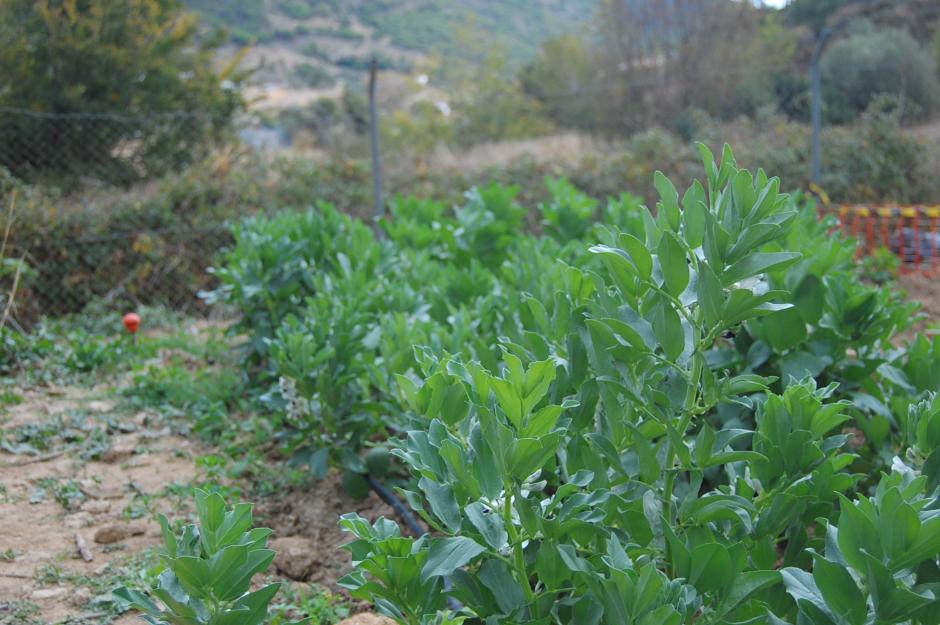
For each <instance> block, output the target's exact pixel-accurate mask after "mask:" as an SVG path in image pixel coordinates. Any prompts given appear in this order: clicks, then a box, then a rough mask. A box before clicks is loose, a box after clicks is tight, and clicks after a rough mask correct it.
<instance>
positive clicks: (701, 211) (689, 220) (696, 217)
mask: <svg viewBox="0 0 940 625" xmlns="http://www.w3.org/2000/svg"><path fill="white" fill-rule="evenodd" d="M706 201H707V198H706V196H705V189H704V187H702V183H701V182H699V181H698V180H696V181H695V182H693V183H692V186H691V187H689V189H688V191H686V193H685V196H683V198H682V218H683V221H684V222H685V230H684V234H685V240H686V241H687V242H688V243H689V247H691V248H692V249H695V248H697V247H700V246H701V245H702V242H703V241H704V240H705V211H707V210H708V208H707V207H706V205H705V202H706Z"/></svg>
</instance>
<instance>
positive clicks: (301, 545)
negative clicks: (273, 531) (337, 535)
mask: <svg viewBox="0 0 940 625" xmlns="http://www.w3.org/2000/svg"><path fill="white" fill-rule="evenodd" d="M269 546H270V548H271V549H273V550H274V551H276V552H277V555H276V556H275V557H274V568H276V569H277V571H278V572H279V573H280V574H281V575H284V576H286V577H289V578H290V579H293V580H296V581H298V582H303V581H306V580H307V578H309V577H310V574H311V573H312V572H313V569H314V567H315V566H316V565H317V564H319V560H318V559H317V546H316V544H315V543H314V542H313V541H312V540H310V539H309V538H304V537H303V536H286V537H284V538H275V539H274V540H272V541H271V542H270V545H269Z"/></svg>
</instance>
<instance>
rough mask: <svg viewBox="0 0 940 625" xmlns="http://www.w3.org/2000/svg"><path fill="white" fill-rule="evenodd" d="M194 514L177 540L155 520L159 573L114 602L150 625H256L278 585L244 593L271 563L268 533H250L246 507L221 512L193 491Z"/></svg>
mask: <svg viewBox="0 0 940 625" xmlns="http://www.w3.org/2000/svg"><path fill="white" fill-rule="evenodd" d="M196 509H197V513H198V516H199V524H198V525H187V526H185V527H184V528H183V531H182V533H181V534H179V535H177V534H176V533H174V531H173V529H172V528H171V526H170V523H169V521H168V520H167V519H166V517H165V516H163V515H160V516H159V517H158V521H159V522H160V527H161V528H162V529H163V539H164V544H165V547H164V550H163V551H162V553H161V554H160V559H161V561H162V563H163V565H164V566H165V567H166V568H165V570H164V571H163V572H162V573H161V574H160V575H159V577H158V578H157V581H156V583H155V584H154V586H153V588H152V589H151V592H150V593H143V592H140V591H137V590H132V589H130V588H126V587H121V588H118V589H117V590H115V591H114V596H115V598H116V599H117V600H118V601H119V602H122V603H123V604H124V605H127V606H128V607H130V608H133V609H136V610H139V611H140V612H143V614H142V615H141V618H143V620H145V621H147V622H148V623H150V624H151V625H171V624H176V623H186V624H187V625H208V624H209V623H212V624H215V623H220V624H221V623H232V624H235V623H238V625H260V623H262V622H264V621H265V619H266V618H267V616H268V606H269V605H270V603H271V600H272V599H273V598H274V596H275V595H276V594H277V592H278V590H279V589H280V586H281V584H280V583H273V584H268V585H267V586H264V587H262V588H260V589H258V590H255V591H251V592H250V588H251V579H252V577H254V576H255V575H257V574H259V573H263V572H264V571H265V570H267V568H268V566H270V564H271V562H272V561H273V560H274V551H272V550H271V549H268V548H267V547H266V543H267V539H268V537H269V536H270V535H271V530H270V529H266V528H252V512H251V504H247V503H239V504H235V507H234V508H232V509H227V507H226V505H225V500H224V499H222V496H221V495H219V494H218V493H213V494H211V495H210V494H209V493H207V492H205V491H201V490H197V491H196ZM156 600H159V602H160V604H162V607H161V605H160V604H158V603H157V601H156ZM301 623H305V621H300V622H298V623H295V624H293V625H301Z"/></svg>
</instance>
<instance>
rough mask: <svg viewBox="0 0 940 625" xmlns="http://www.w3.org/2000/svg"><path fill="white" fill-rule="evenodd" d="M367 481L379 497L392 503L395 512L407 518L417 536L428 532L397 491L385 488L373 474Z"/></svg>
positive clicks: (412, 531)
mask: <svg viewBox="0 0 940 625" xmlns="http://www.w3.org/2000/svg"><path fill="white" fill-rule="evenodd" d="M366 481H367V482H369V486H370V487H371V488H372V490H374V491H375V494H376V495H378V496H379V499H381V500H382V501H384V502H385V503H387V504H388V505H390V506H391V507H392V508H394V509H395V512H397V513H398V514H399V516H401V518H402V519H404V520H405V525H407V526H408V529H409V530H411V533H412V534H414V535H415V536H424V535H425V534H427V533H428V532H427V530H426V529H424V528H423V527H421V524H420V523H418V519H417V517H415V515H414V512H412V511H411V510H410V509H409V508H408V506H406V505H405V504H404V503H402V501H401V500H400V499H399V498H398V497H396V496H395V493H393V492H392V491H390V490H389V489H387V488H385V486H384V485H383V484H382V483H381V482H380V481H378V480H377V479H376V478H375V476H373V475H366Z"/></svg>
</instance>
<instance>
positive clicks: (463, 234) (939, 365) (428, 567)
mask: <svg viewBox="0 0 940 625" xmlns="http://www.w3.org/2000/svg"><path fill="white" fill-rule="evenodd" d="M700 149H701V152H702V157H703V162H704V166H705V173H706V175H705V180H704V181H703V182H695V183H694V184H693V185H692V186H691V187H690V188H689V189H688V190H687V191H685V192H684V193H682V194H681V195H680V193H679V192H677V190H676V188H675V187H674V186H673V184H672V183H671V182H670V181H669V180H667V179H666V178H665V177H664V176H662V175H659V174H657V176H656V179H655V183H656V188H657V190H658V192H659V195H660V201H659V203H658V204H657V206H656V208H655V210H654V211H648V210H646V209H645V208H642V207H640V206H639V205H638V202H637V201H636V200H635V199H634V198H632V197H631V196H629V195H624V196H622V197H620V198H616V199H612V200H610V201H609V202H608V203H607V204H606V205H601V204H600V203H598V202H597V201H596V200H594V199H592V198H590V197H587V196H585V195H584V194H582V193H580V192H579V191H578V190H577V189H575V188H574V187H572V186H571V185H570V184H568V183H566V182H565V181H562V180H556V181H550V182H549V185H550V192H551V197H552V199H551V200H550V201H548V202H546V203H544V204H542V205H540V206H538V209H537V210H536V211H532V212H531V213H530V211H529V210H527V209H526V208H524V207H522V206H520V205H519V204H518V203H517V202H516V201H515V200H514V197H515V195H516V193H517V191H518V190H517V189H514V188H511V187H502V186H489V187H484V188H476V189H473V190H471V191H470V192H468V193H467V195H466V199H465V201H464V202H463V204H462V205H461V206H458V207H456V208H453V209H450V208H449V207H447V206H445V205H444V204H441V203H438V202H435V201H430V200H417V199H412V198H399V199H397V200H396V201H395V202H394V203H393V206H392V209H391V215H390V217H389V218H388V219H387V220H385V221H384V222H383V223H382V224H381V228H382V235H381V236H376V234H375V233H374V232H373V230H372V229H371V228H370V227H369V226H368V225H366V224H364V223H362V222H360V221H357V220H355V219H352V218H349V217H347V216H344V215H342V214H339V213H338V212H337V211H335V210H334V209H332V208H331V207H330V206H328V205H321V206H319V207H318V208H316V209H315V210H310V211H308V212H306V213H300V214H298V213H291V214H282V215H279V216H277V217H274V218H264V219H255V220H250V221H247V222H246V223H244V224H243V225H241V226H240V227H238V228H237V230H236V233H235V235H236V244H235V245H234V247H233V248H232V249H231V250H230V251H229V253H228V254H227V256H226V258H225V262H224V263H223V265H222V266H221V267H220V268H219V269H217V276H218V278H219V279H220V281H221V285H222V286H221V287H220V288H219V290H218V291H216V292H215V293H214V294H213V297H214V298H215V299H216V300H224V301H226V302H229V303H231V304H234V305H236V306H237V307H238V308H239V309H240V310H241V312H242V315H243V317H242V321H241V323H240V325H239V327H238V328H237V332H238V333H240V334H244V335H245V336H247V337H248V341H247V344H246V346H245V349H246V355H245V362H246V371H247V372H248V373H249V375H250V379H251V380H252V383H253V384H254V385H255V386H256V387H257V388H258V389H260V391H259V392H263V401H264V402H265V406H266V407H267V410H268V411H269V413H270V415H271V419H272V421H273V422H274V423H275V426H276V427H274V428H273V429H274V431H276V432H277V436H278V437H279V439H280V440H279V443H280V444H281V446H282V448H283V450H285V452H286V453H287V454H288V455H289V456H290V457H291V459H292V460H291V461H292V462H294V463H298V464H301V465H309V467H310V469H311V470H312V471H314V472H315V473H317V474H319V475H324V474H326V473H327V471H329V470H330V469H331V468H335V469H339V470H341V471H343V472H344V474H345V479H344V483H345V485H346V486H347V488H348V489H349V490H350V491H351V492H352V493H358V494H365V492H367V489H368V484H369V483H370V482H372V483H375V482H376V478H379V479H397V480H399V482H398V483H400V484H402V487H401V488H400V489H399V492H400V493H401V495H402V496H403V498H404V499H405V500H406V501H407V504H408V505H409V506H410V508H411V509H413V510H414V511H416V512H417V514H418V515H419V516H420V517H421V518H422V519H423V521H424V523H425V524H426V525H427V526H428V527H429V528H430V533H429V534H427V535H425V536H423V537H414V536H412V535H410V533H409V532H403V531H402V530H401V529H400V528H399V527H398V525H397V524H396V523H395V522H393V521H391V520H387V519H380V520H379V521H378V522H376V523H374V524H373V523H370V522H368V521H367V520H365V519H363V518H361V517H359V516H358V515H356V514H349V515H345V516H344V517H343V518H342V520H341V523H342V525H343V527H344V528H346V529H347V530H348V531H349V532H350V533H351V534H352V535H353V538H354V540H353V541H352V542H351V543H350V544H349V545H348V549H349V551H350V552H351V554H352V560H353V565H354V570H353V571H352V572H351V573H350V574H349V575H348V576H347V577H346V578H344V579H343V580H342V582H341V583H342V585H343V586H344V587H345V588H347V589H349V591H350V593H351V594H352V595H353V597H356V598H359V599H363V600H366V601H369V602H372V603H374V605H376V606H377V608H378V609H379V610H380V611H382V612H383V613H385V614H387V615H389V616H390V617H392V618H393V619H395V620H396V621H397V622H399V623H402V624H403V625H428V624H431V623H436V624H441V625H443V624H456V623H467V624H471V623H474V624H475V623H480V624H483V623H485V624H487V625H496V624H505V625H510V624H520V625H521V624H528V625H535V624H539V625H542V624H545V625H548V624H550V623H558V624H577V625H600V624H605V625H606V624H610V625H623V624H635V625H680V624H691V623H696V624H697V625H718V624H724V623H728V624H731V623H771V624H774V625H777V624H783V623H790V624H794V625H797V624H812V625H865V624H878V625H880V624H888V623H913V624H927V623H938V622H940V598H938V597H940V566H938V554H940V499H938V485H940V451H937V448H938V446H940V400H937V399H936V398H935V396H934V394H933V393H934V392H935V391H936V390H937V386H938V385H940V343H938V342H936V341H929V340H928V339H926V338H924V337H923V336H917V337H916V338H914V339H912V340H906V339H905V340H901V339H900V338H899V334H900V333H904V332H905V331H908V330H909V329H910V328H911V327H912V326H913V325H914V324H915V323H917V321H918V318H917V315H916V307H915V306H913V305H911V304H909V303H906V302H905V301H904V300H903V299H901V298H900V297H899V296H897V295H896V294H895V293H893V292H892V291H891V290H890V289H884V288H879V287H875V286H872V285H868V284H866V283H864V282H863V281H861V280H860V279H859V277H858V275H857V268H856V266H855V264H854V257H855V249H854V246H853V244H852V243H850V242H848V241H845V240H842V239H840V238H839V237H838V236H835V235H833V234H831V233H832V224H831V223H820V222H818V221H817V219H816V217H815V211H814V209H813V207H812V206H804V205H802V203H801V202H799V201H797V200H796V199H794V198H791V197H790V196H787V195H784V194H781V193H780V192H779V181H778V180H777V179H775V178H768V176H767V175H765V174H764V172H762V171H759V172H757V173H756V174H752V173H750V172H748V171H744V170H740V169H738V167H737V166H736V163H735V161H734V158H733V156H732V154H731V152H730V150H728V149H727V148H726V149H725V150H724V152H723V154H722V155H721V158H720V160H719V161H718V162H716V161H715V159H714V156H713V155H712V153H711V152H710V151H709V150H708V149H707V148H705V147H704V146H702V147H701V148H700ZM532 215H535V217H533V216H532ZM536 222H537V223H536ZM390 456H391V457H390Z"/></svg>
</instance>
